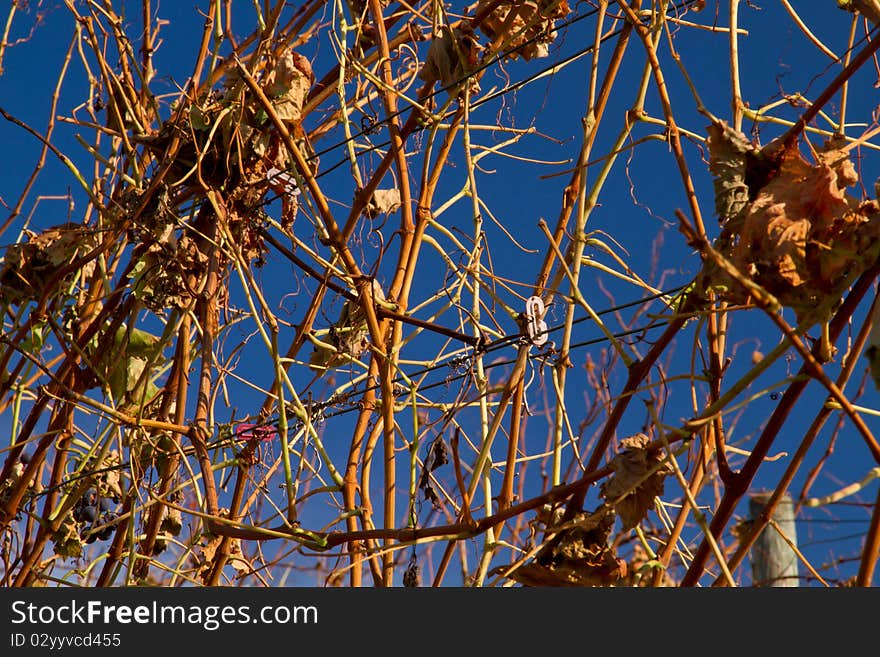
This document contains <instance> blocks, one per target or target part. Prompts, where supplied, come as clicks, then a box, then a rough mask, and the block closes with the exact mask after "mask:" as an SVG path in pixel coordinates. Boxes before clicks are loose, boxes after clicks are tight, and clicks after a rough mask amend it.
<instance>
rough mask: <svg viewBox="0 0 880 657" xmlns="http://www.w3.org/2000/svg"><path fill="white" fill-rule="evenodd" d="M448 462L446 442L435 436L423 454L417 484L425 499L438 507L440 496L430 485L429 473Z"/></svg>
mask: <svg viewBox="0 0 880 657" xmlns="http://www.w3.org/2000/svg"><path fill="white" fill-rule="evenodd" d="M448 462H449V451H448V448H447V447H446V443H445V442H444V441H443V438H441V437H440V436H437V438H435V439H434V441H433V442H432V443H431V446H430V447H429V448H428V453H427V455H426V456H425V461H424V465H423V467H422V474H421V475H420V476H419V484H418V487H419V488H420V489H421V490H422V493H423V494H424V496H425V499H426V500H429V501H430V502H431V505H432V506H434V507H435V508H438V507H439V505H440V498H439V497H438V496H437V492H436V491H435V490H434V487H433V486H432V485H431V473H432V472H433V471H434V470H436V469H437V468H439V467H440V466H442V465H446V464H447V463H448Z"/></svg>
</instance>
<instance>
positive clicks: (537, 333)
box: [526, 297, 547, 347]
mask: <svg viewBox="0 0 880 657" xmlns="http://www.w3.org/2000/svg"><path fill="white" fill-rule="evenodd" d="M543 317H544V301H543V300H542V299H541V297H529V298H528V299H527V300H526V332H527V333H528V334H529V342H531V343H532V344H533V345H535V346H536V347H540V346H542V345H543V344H545V343H546V342H547V322H545V321H544V319H543Z"/></svg>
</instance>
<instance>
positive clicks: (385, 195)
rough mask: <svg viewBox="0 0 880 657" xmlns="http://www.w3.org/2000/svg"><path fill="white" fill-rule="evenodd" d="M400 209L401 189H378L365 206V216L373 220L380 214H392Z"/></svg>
mask: <svg viewBox="0 0 880 657" xmlns="http://www.w3.org/2000/svg"><path fill="white" fill-rule="evenodd" d="M399 209H400V190H399V189H396V188H395V189H377V190H376V191H375V192H373V196H372V197H370V200H369V201H368V202H367V203H366V205H364V209H363V213H364V216H366V217H368V218H370V219H373V218H375V217H378V216H379V215H380V214H391V213H392V212H395V211H397V210H399Z"/></svg>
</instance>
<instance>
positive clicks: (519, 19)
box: [475, 0, 571, 61]
mask: <svg viewBox="0 0 880 657" xmlns="http://www.w3.org/2000/svg"><path fill="white" fill-rule="evenodd" d="M493 1H494V0H479V2H477V4H476V8H475V9H476V12H475V13H479V12H480V11H482V10H483V9H485V8H486V7H487V6H488V5H489V4H490V3H492V2H493ZM570 12H571V9H570V8H569V6H568V2H566V1H565V0H562V1H561V2H560V1H559V0H538V1H535V0H527V1H525V2H523V1H521V0H517V1H515V2H514V1H513V0H509V1H507V2H502V3H500V4H499V5H498V6H497V7H495V8H494V9H493V10H492V11H491V12H489V14H488V15H487V16H486V17H485V18H484V19H483V21H482V22H481V23H480V31H482V32H483V33H484V34H485V35H486V36H488V37H489V38H490V39H492V40H493V41H495V40H496V39H497V38H498V37H499V36H503V37H504V43H505V46H504V50H505V52H509V54H508V55H506V57H507V58H508V59H516V58H518V57H520V56H521V57H523V58H524V59H525V60H526V61H529V60H531V59H535V58H540V57H547V56H548V55H549V54H550V44H552V43H553V42H554V41H555V40H556V30H555V27H556V21H557V20H558V19H560V18H565V17H566V16H567V15H568V14H569V13H570Z"/></svg>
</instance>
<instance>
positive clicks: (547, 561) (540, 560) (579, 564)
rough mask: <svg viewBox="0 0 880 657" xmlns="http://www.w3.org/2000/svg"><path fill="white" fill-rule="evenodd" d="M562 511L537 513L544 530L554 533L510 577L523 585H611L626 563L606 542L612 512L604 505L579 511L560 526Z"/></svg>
mask: <svg viewBox="0 0 880 657" xmlns="http://www.w3.org/2000/svg"><path fill="white" fill-rule="evenodd" d="M561 519H562V513H558V512H557V513H552V512H549V511H548V509H543V510H540V511H539V512H538V518H537V520H538V522H539V523H541V524H544V525H545V526H546V531H548V532H553V531H556V532H558V533H557V534H556V537H555V538H554V539H551V540H550V541H549V542H548V543H547V545H545V546H544V547H543V548H541V550H540V551H539V552H538V554H537V555H536V557H535V559H534V560H533V561H531V562H530V563H527V564H525V565H524V566H521V567H520V568H517V569H516V570H514V571H513V572H512V573H511V574H510V578H511V579H513V580H514V581H517V582H519V583H520V584H523V585H524V586H614V585H615V584H617V582H618V581H619V580H620V578H621V577H622V576H624V575H625V574H626V562H624V561H622V560H620V559H618V558H617V556H616V553H615V551H614V547H613V546H611V545H610V544H609V542H608V536H609V534H610V532H611V528H612V527H613V526H614V514H613V513H612V512H611V509H610V508H609V507H607V506H605V505H603V506H601V507H600V508H599V509H598V510H596V511H594V512H592V513H586V512H584V513H579V514H577V515H576V516H575V517H574V518H573V519H572V520H571V522H568V523H566V524H565V525H560V524H559V523H560V521H561Z"/></svg>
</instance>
